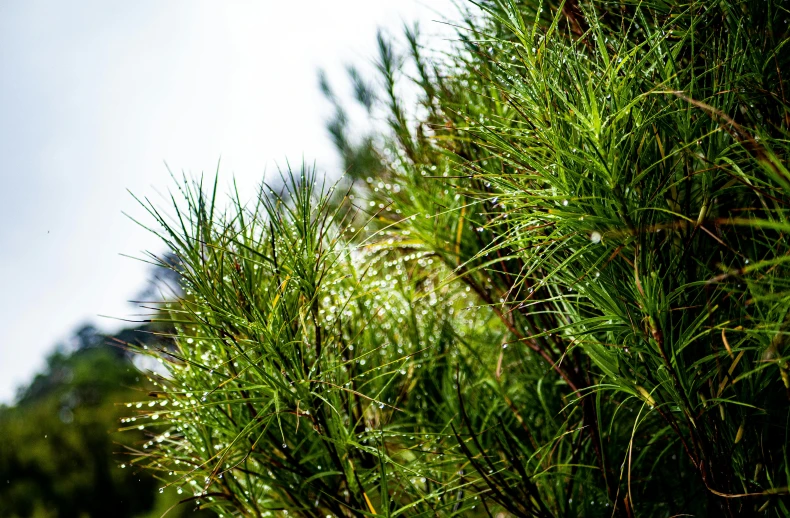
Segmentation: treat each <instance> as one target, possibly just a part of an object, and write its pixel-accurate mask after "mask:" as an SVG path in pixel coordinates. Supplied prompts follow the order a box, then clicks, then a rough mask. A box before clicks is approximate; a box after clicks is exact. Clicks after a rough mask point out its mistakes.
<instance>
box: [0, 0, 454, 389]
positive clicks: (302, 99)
mask: <svg viewBox="0 0 790 518" xmlns="http://www.w3.org/2000/svg"><path fill="white" fill-rule="evenodd" d="M437 13H438V14H437ZM454 13H455V8H454V7H453V4H452V2H451V0H421V1H418V0H333V1H331V2H330V1H326V0H305V1H301V2H281V1H275V0H259V1H257V2H252V1H228V0H225V1H220V0H215V1H198V0H182V1H176V0H168V1H160V0H137V1H134V2H128V1H107V0H97V1H72V2H65V1H62V0H50V1H39V0H0V222H1V223H0V289H2V295H0V297H1V298H0V403H2V402H6V403H8V402H10V401H11V400H12V398H13V395H14V393H15V390H16V387H18V386H19V385H20V384H23V383H26V382H27V381H28V380H29V379H30V378H31V376H32V375H33V374H34V373H35V372H36V371H37V370H40V369H41V368H42V367H43V365H44V360H45V358H46V355H47V353H48V352H50V351H51V349H52V347H53V346H54V345H55V344H56V343H57V342H58V341H61V340H65V339H66V338H68V336H69V334H70V331H71V330H72V329H74V328H75V327H76V326H77V325H79V324H81V323H84V322H88V321H93V322H94V323H96V324H97V325H99V326H100V327H102V328H105V329H108V330H112V329H115V328H117V327H119V324H118V323H117V322H114V321H111V320H107V319H101V318H98V317H97V315H99V314H108V315H114V316H118V317H126V316H129V315H130V314H131V313H134V312H135V311H136V308H134V307H133V306H131V305H130V304H128V303H127V302H126V301H127V300H129V299H131V298H133V297H134V296H135V295H136V294H137V293H139V291H140V290H141V289H142V288H143V287H144V283H145V279H146V275H147V270H146V268H145V265H143V264H142V263H138V262H136V261H134V260H132V259H128V258H125V257H121V256H120V255H119V254H121V253H123V254H129V255H133V256H138V257H139V256H141V255H142V254H141V251H143V250H150V251H153V252H157V253H159V252H161V251H162V250H163V248H162V246H161V245H160V244H159V243H158V242H157V240H156V238H155V237H153V236H151V235H149V234H147V233H146V232H145V231H144V230H142V229H140V228H139V227H137V226H136V225H135V224H134V223H132V222H131V221H130V220H128V219H127V218H126V217H125V216H123V215H122V214H121V212H122V211H125V212H128V213H130V214H132V215H135V216H138V217H144V213H143V211H142V209H141V208H139V207H138V206H137V204H136V202H135V201H134V200H133V199H132V197H131V195H130V194H129V193H127V191H126V190H127V189H129V190H131V191H132V192H134V193H135V194H138V195H142V196H152V197H153V198H154V199H158V198H157V194H156V192H157V191H158V192H165V191H166V190H167V189H168V188H170V187H171V186H172V184H171V181H170V178H169V176H168V173H167V171H166V169H165V167H164V165H163V161H167V163H168V164H169V165H170V166H171V168H172V169H173V170H174V171H176V172H178V171H180V170H182V169H183V170H186V171H187V172H193V173H200V172H201V171H206V172H208V173H211V172H213V171H214V170H215V168H216V165H217V161H218V159H219V158H220V156H221V157H222V165H221V173H222V174H221V176H220V178H221V182H222V183H223V184H224V185H229V183H230V179H231V176H232V175H235V177H236V178H237V180H238V181H239V182H240V183H241V184H242V185H244V186H248V187H252V186H254V185H255V184H256V183H258V182H260V181H261V179H262V178H263V172H264V169H267V170H269V171H271V170H273V169H274V168H275V166H274V163H275V161H276V162H277V163H280V164H283V163H284V162H285V159H286V158H288V159H289V160H290V161H291V163H292V164H293V163H297V164H298V163H301V161H302V157H304V158H305V159H306V160H307V161H308V162H310V163H312V162H313V161H314V160H315V161H317V162H318V164H319V167H320V168H321V169H324V170H330V171H333V170H336V169H337V167H338V163H337V160H336V158H335V155H334V150H333V148H332V146H331V144H330V142H329V140H328V138H327V137H326V133H325V130H324V120H325V118H326V116H327V115H328V113H329V111H330V110H329V107H328V106H327V104H326V102H325V101H324V100H323V98H322V96H321V94H320V92H319V90H318V86H317V70H318V68H319V67H322V68H325V69H327V71H328V73H329V76H330V78H332V79H334V83H335V85H336V86H338V87H342V86H344V85H346V83H344V82H342V79H343V78H344V72H343V67H344V65H346V64H348V63H355V64H362V65H364V64H365V63H369V62H370V61H371V59H372V58H373V57H374V56H375V45H376V39H375V34H376V28H377V27H384V28H386V29H388V30H389V31H390V32H391V33H393V34H396V35H398V34H400V32H401V26H402V23H403V22H404V21H414V20H420V24H421V27H422V29H423V31H422V32H423V33H425V34H426V35H427V34H432V33H443V34H445V35H446V34H447V29H446V27H443V26H441V25H440V24H438V23H435V22H433V20H437V19H440V18H442V17H443V16H447V17H453V15H454Z"/></svg>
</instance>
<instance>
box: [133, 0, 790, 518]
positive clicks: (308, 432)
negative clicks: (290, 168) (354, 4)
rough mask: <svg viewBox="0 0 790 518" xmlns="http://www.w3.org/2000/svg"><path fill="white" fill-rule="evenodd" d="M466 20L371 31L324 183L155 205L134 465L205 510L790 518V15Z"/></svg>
mask: <svg viewBox="0 0 790 518" xmlns="http://www.w3.org/2000/svg"><path fill="white" fill-rule="evenodd" d="M479 8H480V10H479V11H478V12H476V14H474V15H472V14H469V13H467V14H466V15H465V17H464V20H465V21H464V23H463V25H462V27H461V28H460V29H459V32H458V36H459V41H458V45H457V46H456V47H455V49H454V50H453V51H451V52H449V53H445V54H442V55H440V56H433V57H431V58H428V57H426V52H425V49H424V48H423V47H422V46H421V44H420V39H419V37H418V36H417V34H416V31H411V30H409V31H407V43H408V47H407V51H406V55H405V56H400V55H398V54H397V52H396V50H395V49H394V48H393V47H392V46H391V45H390V44H389V43H388V42H387V41H386V40H385V39H384V38H383V37H382V38H380V49H381V52H380V59H379V71H380V78H381V80H382V81H381V89H380V91H379V93H378V94H376V95H373V94H369V95H367V94H366V95H360V96H359V97H360V100H361V101H362V102H363V104H365V108H366V109H367V110H368V112H369V113H371V114H372V115H373V117H378V115H379V114H382V113H383V114H385V115H386V117H387V120H388V121H389V130H388V132H387V133H386V134H385V135H383V136H369V137H365V138H363V140H362V141H361V143H360V144H358V145H355V144H354V143H353V142H352V140H351V139H350V138H349V137H348V136H347V128H346V126H347V124H348V122H347V120H346V118H345V115H344V113H345V112H344V111H342V108H341V107H340V105H339V102H338V101H337V100H336V99H332V100H333V101H334V102H335V103H336V105H337V108H338V111H337V113H338V116H337V117H336V118H335V119H334V120H333V121H332V124H331V126H330V130H331V132H332V134H333V135H334V138H335V141H336V142H337V143H338V146H339V148H340V151H341V153H342V156H343V158H344V160H345V161H346V162H347V165H348V177H347V178H346V179H345V180H344V181H343V182H341V183H339V184H337V185H343V186H344V187H343V190H342V192H340V190H339V189H337V188H333V187H327V186H326V184H322V183H321V182H322V181H321V180H319V179H318V177H317V176H316V174H315V173H314V172H312V171H309V170H305V169H303V170H302V172H300V173H297V174H292V173H290V172H288V173H286V174H284V175H283V178H282V180H283V187H282V188H281V190H280V191H278V192H275V191H274V190H273V189H272V188H270V187H265V188H264V189H262V190H261V193H260V196H259V197H258V199H257V201H256V202H255V203H253V205H252V206H245V205H243V204H242V203H241V201H240V199H239V197H238V196H236V197H235V198H234V204H233V205H232V207H231V208H230V209H228V210H227V211H220V210H219V209H218V207H219V205H218V203H219V201H218V200H217V196H216V191H217V189H216V184H215V185H214V187H213V190H211V192H209V193H206V192H204V188H203V186H202V185H201V184H200V183H197V184H194V185H190V184H188V183H186V182H185V186H184V187H183V188H182V193H183V195H184V199H185V200H186V206H185V207H183V208H179V204H178V203H175V205H174V206H175V208H176V218H175V223H173V222H171V220H169V219H167V218H166V217H165V216H164V215H162V214H161V213H160V212H158V211H157V209H155V208H154V207H153V206H151V205H149V209H150V211H151V214H152V215H153V216H154V217H155V218H156V220H157V221H158V223H159V224H160V226H161V228H162V235H163V237H164V239H165V240H166V242H167V244H168V246H169V247H170V248H171V250H172V251H173V252H174V253H175V254H176V255H177V256H178V257H179V258H180V260H181V262H182V265H183V272H182V274H183V277H184V282H185V287H186V289H187V292H186V296H185V297H184V298H182V299H181V300H179V301H173V302H172V304H173V306H172V307H170V308H168V310H169V313H170V315H171V317H170V318H172V320H173V321H174V322H175V323H176V324H177V325H178V326H180V327H179V329H180V331H179V334H178V336H177V337H176V338H175V339H176V342H177V343H178V345H179V348H178V352H177V353H166V354H163V357H162V359H163V360H168V362H169V373H170V377H167V378H161V379H160V380H159V383H160V384H161V386H162V391H161V392H160V393H157V394H155V395H156V397H157V398H158V399H157V400H155V401H161V403H159V404H161V405H167V406H165V407H164V408H160V407H156V409H155V410H154V411H153V412H151V411H149V412H148V413H147V415H148V417H149V418H150V419H151V420H152V421H150V424H148V425H147V426H149V428H153V430H155V432H153V433H154V435H153V436H152V439H151V441H150V443H149V446H150V447H152V448H153V452H152V453H151V455H150V456H149V457H148V462H149V464H150V465H151V466H152V467H155V468H159V469H161V470H163V471H167V472H168V473H171V478H167V477H165V478H166V479H167V480H168V484H169V485H175V486H178V487H181V486H183V485H186V487H190V486H191V487H190V494H191V496H190V499H192V500H199V501H201V502H202V503H203V505H205V506H207V507H211V508H214V509H216V510H217V511H218V512H219V513H220V514H221V515H232V514H239V515H243V516H263V515H266V514H267V513H271V512H273V511H278V510H283V511H285V510H287V511H289V512H292V513H296V514H298V515H304V516H326V515H334V516H357V515H374V514H376V515H386V516H398V515H414V516H417V515H426V516H427V515H431V516H436V515H440V516H453V515H458V516H476V515H480V516H487V515H492V516H493V515H497V514H499V513H501V514H502V515H505V516H507V515H513V516H612V515H614V516H635V515H640V516H668V515H673V514H678V513H687V514H692V515H704V514H708V515H711V516H720V515H723V516H739V515H751V514H754V513H758V512H759V513H765V514H767V515H776V516H782V515H786V514H787V513H788V508H787V504H786V501H785V498H786V495H787V493H788V489H787V487H788V485H790V480H789V479H790V475H789V474H788V470H789V469H790V468H789V467H788V463H787V444H788V438H787V430H788V427H787V425H788V417H790V414H788V409H789V408H788V400H790V378H789V377H788V365H787V359H788V348H787V344H786V340H787V339H786V337H787V334H788V330H787V325H788V321H789V319H790V317H789V316H788V315H789V313H788V310H790V305H789V303H790V296H789V295H790V292H788V289H787V288H788V286H787V285H788V281H787V279H789V278H790V276H789V275H788V273H789V272H788V268H787V262H788V261H787V257H788V252H790V246H789V245H790V242H788V239H787V235H786V233H787V232H788V230H790V223H788V220H787V215H788V211H787V206H788V201H789V199H788V196H787V192H788V187H790V172H788V170H787V167H786V163H787V156H788V151H789V148H788V140H787V128H788V123H790V113H788V106H787V103H786V100H785V97H784V82H783V76H784V75H785V74H786V73H787V72H788V71H789V70H790V67H788V59H789V56H790V54H789V53H788V52H786V51H785V50H784V48H785V44H786V43H787V41H788V25H787V23H786V20H787V19H788V16H789V13H788V9H787V5H786V3H784V2H774V1H770V0H769V1H766V2H732V1H721V2H716V3H712V2H689V3H675V2H659V1H653V2H639V3H636V2H617V3H615V2H602V1H596V2H565V3H563V4H560V5H556V4H552V3H548V2H522V3H516V2H512V1H502V2H494V1H489V2H482V3H481V4H480V6H479ZM406 64H409V66H410V67H411V68H404V66H406ZM404 70H406V71H408V70H411V71H412V77H411V80H412V82H413V83H414V84H416V85H417V87H418V90H419V93H420V101H419V106H417V108H416V109H411V110H410V109H408V107H407V106H405V105H404V102H403V101H402V98H401V97H400V96H399V95H398V93H397V86H398V84H399V80H400V79H399V78H400V77H402V75H403V74H404ZM406 77H407V78H408V76H406ZM355 81H356V83H357V84H361V79H360V78H359V76H358V75H355ZM324 90H325V91H326V92H330V91H331V90H330V89H329V88H328V86H327V85H325V87H324ZM375 156H378V160H377V161H374V160H372V157H375ZM366 171H372V172H366ZM142 418H143V416H140V417H138V420H139V419H142Z"/></svg>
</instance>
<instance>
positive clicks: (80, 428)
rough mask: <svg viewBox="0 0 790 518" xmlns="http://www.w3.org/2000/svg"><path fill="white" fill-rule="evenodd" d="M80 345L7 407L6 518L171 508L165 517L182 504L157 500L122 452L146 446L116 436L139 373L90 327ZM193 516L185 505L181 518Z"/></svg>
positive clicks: (1, 449)
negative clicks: (123, 403)
mask: <svg viewBox="0 0 790 518" xmlns="http://www.w3.org/2000/svg"><path fill="white" fill-rule="evenodd" d="M138 331H145V329H140V330H138ZM148 331H150V329H149V330H148ZM130 335H131V336H130ZM151 336H152V335H150V334H149V335H145V334H142V333H141V332H138V333H134V332H132V331H131V330H127V331H123V332H121V333H119V334H118V337H119V339H123V338H126V339H130V338H132V337H134V338H137V339H139V338H140V337H142V338H143V339H146V341H151V340H150V338H151ZM74 342H75V344H74V345H75V350H74V351H73V352H71V353H68V352H65V351H64V350H63V349H59V350H58V351H56V352H55V353H53V354H52V355H51V356H50V357H49V359H48V366H47V370H46V372H44V373H41V374H39V375H37V376H36V378H35V379H34V380H33V382H32V383H31V384H30V385H29V386H27V387H26V388H25V389H24V390H22V391H21V392H20V394H19V397H18V401H17V403H16V405H15V406H13V407H10V408H9V407H0V437H2V441H0V481H1V482H0V516H3V517H8V518H23V517H35V518H43V517H52V518H56V517H61V518H68V517H106V516H117V517H138V518H141V517H143V516H148V512H150V511H152V510H153V509H154V507H156V506H159V507H164V508H161V509H160V510H159V512H157V513H156V514H155V515H153V514H152V515H151V516H152V517H153V516H156V517H158V516H161V514H162V513H163V512H164V511H166V510H167V508H168V507H170V506H172V505H173V504H174V503H175V502H174V501H172V500H171V501H170V502H166V501H165V500H164V499H163V498H162V497H161V496H160V495H159V494H158V493H157V487H158V486H157V485H156V481H155V480H154V479H153V478H152V477H151V476H150V475H149V474H148V473H143V472H140V470H134V469H131V468H130V467H129V460H128V458H129V454H130V450H129V449H126V450H125V451H123V452H121V451H119V450H121V448H122V447H125V448H136V446H137V443H139V442H142V440H143V437H142V436H141V435H139V434H129V433H125V434H120V433H118V432H117V429H118V422H119V419H120V418H121V416H122V415H123V414H125V413H127V412H128V410H127V409H126V408H123V407H121V406H120V405H121V403H122V402H126V401H128V400H129V399H131V398H133V397H136V396H135V395H136V390H135V387H138V388H137V390H139V387H140V386H141V383H140V382H139V376H140V374H139V372H138V371H137V369H135V367H134V366H133V365H132V364H131V362H130V361H128V359H127V358H126V356H125V354H124V352H123V351H122V350H120V349H118V348H115V347H111V346H110V345H108V344H107V342H106V339H105V337H104V336H103V335H101V334H100V333H99V332H98V330H97V329H95V328H93V327H91V326H84V327H82V328H80V329H79V330H78V331H77V332H76V333H75V336H74ZM111 432H114V433H111ZM189 514H190V508H189V507H187V506H183V507H181V508H179V509H178V512H177V514H176V515H177V516H185V515H189Z"/></svg>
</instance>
